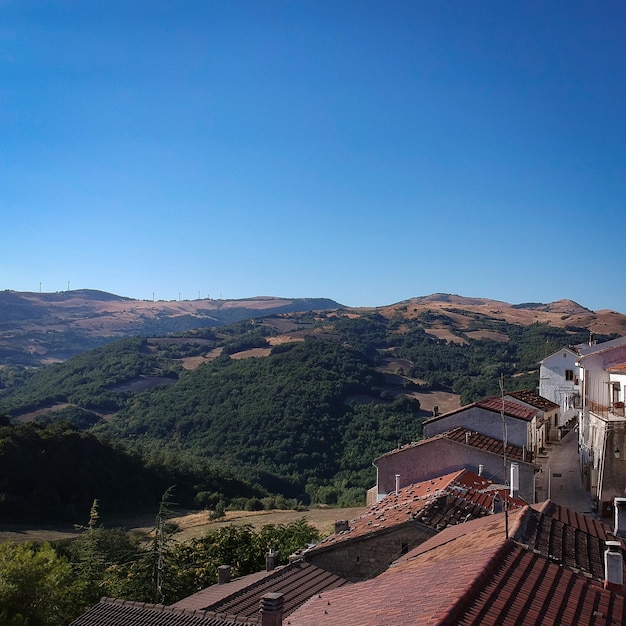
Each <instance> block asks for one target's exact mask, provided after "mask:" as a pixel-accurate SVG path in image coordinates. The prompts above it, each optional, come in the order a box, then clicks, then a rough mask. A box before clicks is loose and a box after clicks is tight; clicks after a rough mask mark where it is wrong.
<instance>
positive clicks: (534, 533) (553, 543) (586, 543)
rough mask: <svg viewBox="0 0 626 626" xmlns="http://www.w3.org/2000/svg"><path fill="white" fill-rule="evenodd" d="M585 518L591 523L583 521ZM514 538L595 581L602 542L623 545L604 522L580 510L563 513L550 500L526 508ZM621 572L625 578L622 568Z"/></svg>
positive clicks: (601, 562)
mask: <svg viewBox="0 0 626 626" xmlns="http://www.w3.org/2000/svg"><path fill="white" fill-rule="evenodd" d="M570 513H571V512H570ZM553 514H555V515H553ZM585 520H589V522H595V523H594V524H591V523H590V524H587V522H586V521H585ZM589 531H591V532H589ZM515 540H516V541H518V542H519V543H521V544H524V545H526V546H528V548H529V549H531V550H534V551H536V552H540V553H541V554H542V555H543V556H546V557H548V558H549V559H550V561H551V562H553V563H557V564H559V565H565V566H567V567H569V568H572V569H574V568H575V569H577V570H581V571H583V572H586V573H587V574H588V575H589V576H591V577H592V578H595V579H596V580H597V581H603V580H604V551H605V550H606V544H605V542H606V541H607V540H610V541H619V542H620V543H622V550H623V549H624V544H623V542H622V540H621V539H620V538H619V537H615V536H614V535H613V533H612V532H611V529H610V528H609V527H608V526H606V524H603V523H602V522H599V521H597V520H592V518H588V517H587V516H585V515H581V514H577V515H576V516H570V515H569V514H568V515H565V514H564V509H563V507H557V506H554V505H552V503H550V502H548V503H546V505H544V506H543V507H541V508H540V509H539V510H536V509H535V508H531V509H530V510H529V511H528V512H527V514H526V515H525V517H524V523H523V524H522V525H521V526H520V529H519V531H518V533H517V534H516V535H515ZM624 574H625V577H624V580H626V570H625V571H624Z"/></svg>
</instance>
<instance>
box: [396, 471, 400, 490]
mask: <svg viewBox="0 0 626 626" xmlns="http://www.w3.org/2000/svg"><path fill="white" fill-rule="evenodd" d="M398 491H400V474H396V495H398Z"/></svg>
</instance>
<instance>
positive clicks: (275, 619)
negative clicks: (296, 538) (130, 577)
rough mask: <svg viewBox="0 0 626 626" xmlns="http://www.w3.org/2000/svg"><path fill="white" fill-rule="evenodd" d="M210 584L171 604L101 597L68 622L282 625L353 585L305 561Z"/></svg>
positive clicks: (75, 625)
mask: <svg viewBox="0 0 626 626" xmlns="http://www.w3.org/2000/svg"><path fill="white" fill-rule="evenodd" d="M223 571H224V569H223V568H222V569H221V571H220V580H221V583H220V584H217V585H212V586H210V587H208V588H206V589H204V590H202V591H200V592H198V593H196V594H194V595H192V596H189V597H188V598H185V599H183V600H180V601H179V602H176V603H175V604H172V605H171V606H164V605H161V604H146V603H144V602H131V601H126V600H115V599H112V598H102V600H100V602H99V603H98V604H96V605H95V606H93V607H91V608H90V609H89V610H88V611H87V612H86V613H84V614H83V615H82V616H81V617H79V618H77V619H76V620H74V621H73V622H72V623H71V624H70V626H148V625H149V626H280V624H282V620H283V618H286V617H288V616H289V615H290V614H291V613H292V612H293V611H294V610H295V609H297V608H298V607H299V606H300V605H301V604H303V603H304V602H305V601H306V600H308V599H309V598H310V597H311V596H312V595H315V594H319V593H322V592H326V591H329V590H331V589H335V588H338V587H341V586H343V585H347V584H350V583H348V581H347V580H345V579H342V578H340V577H339V576H336V575H334V574H331V573H330V572H327V571H325V570H322V569H320V568H318V567H316V566H315V565H311V564H310V563H306V562H304V561H301V560H300V561H297V562H294V563H291V564H289V565H285V566H283V567H276V568H275V569H271V570H269V571H264V572H257V573H255V574H250V575H249V576H243V577H241V578H236V579H234V580H232V581H231V580H230V578H229V576H225V577H224V576H221V574H222V573H223Z"/></svg>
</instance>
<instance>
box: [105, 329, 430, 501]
mask: <svg viewBox="0 0 626 626" xmlns="http://www.w3.org/2000/svg"><path fill="white" fill-rule="evenodd" d="M382 385H383V377H382V375H381V374H380V373H378V372H376V371H375V370H374V369H373V367H372V366H371V364H369V363H368V362H367V360H366V358H365V357H364V356H363V355H362V354H361V353H359V352H357V351H355V350H353V349H351V348H347V347H345V346H343V345H341V344H340V343H338V342H336V341H321V340H315V339H311V340H309V341H306V342H302V343H294V344H288V345H285V346H281V347H280V348H276V349H274V351H273V352H272V354H270V355H269V356H267V357H263V358H250V359H244V360H233V359H230V358H228V357H221V358H219V359H216V360H215V361H213V362H211V363H209V364H206V365H203V366H201V367H199V368H198V369H197V370H195V371H193V372H186V373H184V374H181V376H180V378H179V380H178V382H177V383H176V384H175V385H170V386H167V387H161V388H158V389H154V390H150V391H146V392H144V393H142V394H138V395H137V396H135V398H134V399H133V401H132V402H131V403H130V404H129V406H128V407H127V408H125V409H123V410H122V411H120V413H118V415H117V417H116V419H115V420H112V421H111V422H109V423H107V424H103V425H101V426H100V427H99V428H98V429H97V432H101V433H106V434H107V435H108V436H109V437H114V438H116V439H122V440H127V441H133V442H136V444H140V445H142V446H144V447H147V448H149V447H150V446H151V445H153V444H154V442H164V441H166V442H168V443H169V445H171V446H176V447H180V448H182V449H185V450H190V451H193V453H194V454H197V455H199V456H207V457H210V458H214V459H220V460H221V461H222V462H224V463H225V464H227V465H228V466H229V467H232V468H247V471H249V472H253V473H256V474H257V476H258V480H259V481H260V482H261V483H262V484H263V483H265V482H266V481H267V480H269V481H270V483H268V484H266V485H265V486H267V487H268V488H270V489H272V488H275V487H276V486H280V488H281V489H282V490H283V492H287V493H286V494H285V495H290V496H300V497H301V496H302V494H303V493H304V489H305V487H306V485H307V483H309V482H312V483H316V484H323V483H325V482H328V481H331V480H332V479H333V478H334V477H335V476H336V475H337V473H338V472H339V471H340V470H342V469H343V470H345V471H347V472H348V473H347V474H346V476H345V478H346V479H347V478H351V479H354V480H355V481H356V482H355V484H354V485H353V486H355V487H360V488H364V487H365V486H366V485H367V486H369V484H368V483H367V482H364V481H363V479H362V478H361V477H357V476H354V475H352V474H350V472H352V473H355V472H356V473H357V474H358V471H359V470H361V469H363V468H369V465H370V463H371V460H372V457H371V456H369V458H363V456H362V454H361V452H364V453H365V454H368V455H371V454H372V453H374V454H377V453H381V452H384V451H385V450H387V449H388V448H389V447H393V446H395V445H396V444H397V441H398V439H400V440H407V439H409V440H416V439H417V438H418V437H419V435H420V432H421V426H420V421H419V419H418V411H419V403H417V402H410V401H406V400H405V401H400V402H391V401H386V400H382V399H381V398H380V391H381V388H382ZM357 398H358V401H357V400H356V399H357ZM366 400H367V404H366V406H368V405H369V403H373V404H374V406H372V407H368V408H367V409H366V408H365V407H363V406H362V405H361V403H363V402H364V401H366ZM373 414H375V415H376V429H375V430H372V423H371V421H372V420H371V416H372V415H373ZM365 427H366V428H365ZM355 430H356V431H357V432H359V431H363V432H367V433H368V437H369V438H370V440H371V441H370V443H369V445H366V446H364V448H363V449H362V450H357V449H354V448H355V446H354V443H353V442H354V431H355ZM159 445H160V444H159ZM263 476H265V477H266V478H265V479H264V478H263ZM270 477H275V478H274V479H273V480H274V481H275V482H274V483H273V484H272V482H271V481H272V479H271V478H270ZM278 478H280V485H278V483H277V482H276V480H277V479H278ZM370 480H371V477H370ZM349 486H350V485H349Z"/></svg>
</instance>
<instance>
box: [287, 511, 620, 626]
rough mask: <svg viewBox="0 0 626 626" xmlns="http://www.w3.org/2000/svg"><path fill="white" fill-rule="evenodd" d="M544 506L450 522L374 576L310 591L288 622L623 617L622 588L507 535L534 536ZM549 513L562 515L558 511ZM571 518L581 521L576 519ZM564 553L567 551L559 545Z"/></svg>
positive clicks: (487, 622) (532, 625)
mask: <svg viewBox="0 0 626 626" xmlns="http://www.w3.org/2000/svg"><path fill="white" fill-rule="evenodd" d="M549 512H550V507H549V504H548V505H546V506H544V507H536V508H531V507H525V508H524V509H519V510H517V511H513V512H510V513H509V514H508V516H506V517H505V515H504V514H500V515H495V516H488V517H483V518H480V519H476V520H473V521H469V522H467V523H466V524H460V525H458V526H450V527H448V528H446V529H445V530H443V531H442V532H440V533H438V534H437V535H435V536H434V537H433V538H431V539H429V540H428V541H426V542H425V543H423V544H421V545H420V546H419V547H418V548H416V549H415V550H413V551H412V552H410V553H409V554H407V555H406V556H405V557H403V558H402V559H400V560H398V561H397V563H396V564H395V565H393V566H392V567H390V568H389V569H388V570H387V571H385V572H384V573H383V574H381V575H380V576H378V577H377V578H375V579H372V580H369V581H365V582H363V583H356V584H355V585H353V586H352V587H350V588H345V587H344V588H342V589H339V590H336V591H332V592H328V593H324V594H321V596H315V597H314V598H312V599H311V600H309V602H307V603H306V604H305V605H303V606H302V607H301V608H300V609H299V610H298V611H296V612H294V613H293V614H292V615H291V616H290V617H289V619H288V620H287V621H286V623H287V624H289V625H291V626H313V625H315V626H325V625H327V624H328V625H330V624H332V625H335V624H341V625H342V626H378V625H379V624H383V623H384V624H385V626H400V625H404V624H415V625H420V624H442V625H443V624H446V625H450V626H451V625H453V624H454V625H465V626H467V625H469V624H472V625H475V626H479V625H480V626H496V625H498V626H513V625H517V624H524V626H557V625H558V624H577V625H594V626H596V625H598V626H600V625H602V626H604V625H612V624H623V623H626V608H625V604H624V595H623V593H615V592H613V591H609V590H605V589H604V587H603V584H602V583H601V582H599V581H598V580H594V579H593V578H592V577H590V576H589V575H587V574H586V573H584V572H583V573H581V572H580V570H579V569H578V568H570V567H569V565H568V563H567V562H560V561H558V560H557V561H555V560H554V559H553V558H551V557H553V556H554V554H550V551H551V550H552V547H548V546H545V545H543V544H540V545H539V548H538V549H537V548H535V547H531V546H528V545H526V544H523V543H520V542H518V541H516V540H513V539H510V538H507V534H506V530H507V528H508V537H522V538H528V537H527V536H528V535H530V536H532V535H533V532H532V529H531V528H530V525H531V523H532V522H533V520H537V519H538V518H539V517H543V518H546V519H545V520H544V521H546V522H547V518H548V517H549V516H548V513H549ZM552 512H556V513H558V515H559V517H566V515H563V512H562V511H558V510H557V509H554V510H553V511H552ZM552 519H553V521H554V522H557V523H558V524H563V523H562V522H560V521H559V520H558V519H556V518H552ZM575 521H576V522H581V521H582V520H579V519H578V518H575ZM582 525H584V523H583V524H582ZM555 528H556V526H555ZM572 528H574V527H572ZM574 530H576V528H574ZM595 530H598V529H597V528H596V529H595ZM568 532H569V531H568ZM540 534H541V533H540ZM544 549H545V553H543V552H542V550H544ZM556 553H557V554H558V553H559V550H558V549H557V552H556ZM561 553H562V554H564V553H565V552H564V551H563V550H561ZM360 607H362V608H361V610H359V609H360Z"/></svg>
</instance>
